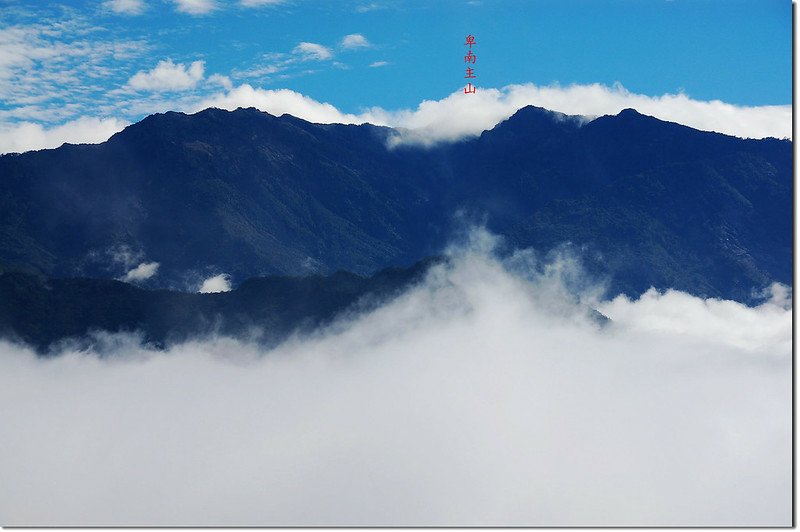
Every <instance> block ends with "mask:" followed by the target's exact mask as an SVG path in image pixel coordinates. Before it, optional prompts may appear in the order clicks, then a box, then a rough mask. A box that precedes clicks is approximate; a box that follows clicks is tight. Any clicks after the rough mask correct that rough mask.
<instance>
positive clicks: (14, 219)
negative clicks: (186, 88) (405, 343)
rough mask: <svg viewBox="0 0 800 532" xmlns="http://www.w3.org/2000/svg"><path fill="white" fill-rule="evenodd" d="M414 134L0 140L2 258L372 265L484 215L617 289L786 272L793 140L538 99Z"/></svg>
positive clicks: (54, 267) (275, 270)
mask: <svg viewBox="0 0 800 532" xmlns="http://www.w3.org/2000/svg"><path fill="white" fill-rule="evenodd" d="M402 134H403V133H402V132H401V131H396V130H393V129H391V128H386V127H378V126H373V125H369V124H363V125H342V124H327V125H325V124H314V123H310V122H307V121H304V120H301V119H299V118H296V117H293V116H290V115H283V116H279V117H278V116H273V115H270V114H268V113H265V112H261V111H258V110H256V109H252V108H250V109H242V108H240V109H237V110H235V111H225V110H221V109H213V108H212V109H206V110H204V111H201V112H199V113H196V114H192V115H187V114H183V113H177V112H168V113H164V114H156V115H152V116H149V117H147V118H145V119H144V120H142V121H141V122H138V123H136V124H133V125H131V126H129V127H127V128H126V129H125V130H123V131H121V132H120V133H117V134H116V135H114V136H113V137H111V138H110V139H109V140H108V141H107V142H104V143H101V144H96V145H70V144H65V145H63V146H61V147H60V148H57V149H51V150H40V151H34V152H27V153H22V154H6V155H3V156H0V183H2V187H1V188H0V271H3V272H8V273H7V275H9V274H11V273H13V272H19V273H24V274H30V275H33V276H38V277H39V278H74V277H81V278H91V279H106V280H108V279H115V278H123V277H124V275H125V273H126V272H127V271H129V270H131V269H132V268H133V267H135V266H136V265H138V264H141V263H158V265H159V266H158V269H157V272H156V273H155V275H153V276H152V277H150V278H149V279H144V278H142V279H140V280H139V281H140V284H141V286H142V287H143V288H151V289H167V288H168V289H172V290H183V291H189V290H196V288H197V286H198V283H199V281H200V280H202V279H203V278H206V277H208V276H211V275H216V274H220V273H225V274H227V275H229V276H230V278H231V279H232V281H233V284H234V285H239V284H241V283H242V282H244V281H245V280H247V279H250V278H254V277H264V276H314V275H316V276H320V275H329V274H332V273H334V272H337V271H340V270H341V271H347V272H352V273H353V274H357V275H359V276H371V275H372V274H374V273H376V272H378V271H380V270H383V269H385V268H389V267H401V266H409V265H413V264H415V263H417V262H418V261H420V260H423V259H425V258H426V257H431V256H436V255H439V254H441V253H442V250H443V249H444V247H445V246H446V244H447V243H448V241H449V240H450V239H452V238H453V235H454V234H455V233H456V232H457V231H458V229H459V228H460V227H461V226H463V225H465V224H470V223H478V224H483V225H485V226H486V227H487V228H488V229H489V230H490V231H492V232H494V233H496V234H498V235H500V236H501V237H503V241H504V243H505V247H506V249H508V250H511V249H517V248H529V247H530V248H534V249H536V250H538V251H541V252H542V253H546V252H548V251H550V250H553V249H556V248H559V247H560V246H564V245H566V244H568V245H571V246H572V248H573V249H575V250H578V252H579V253H580V255H581V257H582V258H583V260H584V265H585V267H586V269H587V271H589V272H590V273H592V274H594V275H596V276H597V277H598V278H602V279H605V280H606V282H607V287H608V291H609V294H610V295H614V294H616V293H625V294H628V295H631V296H636V295H639V294H640V293H642V292H643V291H645V290H646V289H647V288H649V287H650V286H654V287H656V288H659V289H665V288H675V289H679V290H684V291H687V292H689V293H692V294H696V295H700V296H704V297H719V298H726V299H733V300H738V301H743V302H752V301H754V300H755V298H756V294H757V293H758V292H759V291H760V290H762V289H763V288H764V287H766V286H768V285H769V284H770V283H772V282H775V281H777V282H782V283H785V284H791V279H792V186H793V182H792V179H793V174H792V143H791V141H788V140H778V139H762V140H753V139H740V138H736V137H731V136H727V135H722V134H718V133H711V132H704V131H698V130H695V129H692V128H689V127H686V126H683V125H679V124H675V123H670V122H664V121H661V120H658V119H656V118H653V117H650V116H645V115H642V114H640V113H638V112H636V111H635V110H632V109H626V110H624V111H622V112H620V113H619V114H617V115H614V116H602V117H599V118H596V119H594V120H590V121H587V120H586V119H584V118H582V117H575V116H567V115H563V114H560V113H555V112H552V111H548V110H545V109H542V108H537V107H532V106H529V107H525V108H522V109H520V110H519V111H518V112H516V113H515V114H514V115H513V116H511V117H510V118H509V119H507V120H505V121H503V122H501V123H500V124H498V125H497V126H496V127H494V128H493V129H491V130H489V131H485V132H483V133H482V134H481V135H480V136H479V137H477V138H470V139H465V140H462V141H459V142H453V143H444V144H438V145H435V146H427V147H423V146H416V145H412V144H403V143H400V144H397V143H395V142H392V141H393V139H394V138H396V137H397V136H398V135H402ZM392 146H394V147H392ZM13 278H15V279H17V280H19V279H22V278H28V277H25V276H18V277H13ZM9 279H10V277H9V278H5V281H4V282H6V283H7V282H9ZM23 284H24V283H23ZM104 286H106V285H104ZM107 286H111V285H107ZM117 288H119V287H117Z"/></svg>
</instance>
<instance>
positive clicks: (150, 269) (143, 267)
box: [120, 262, 160, 283]
mask: <svg viewBox="0 0 800 532" xmlns="http://www.w3.org/2000/svg"><path fill="white" fill-rule="evenodd" d="M159 266H160V265H159V263H157V262H143V263H141V264H139V265H138V266H137V267H135V268H133V269H132V270H130V271H129V272H128V273H126V274H125V275H124V276H123V277H122V279H120V280H121V281H125V282H127V283H130V282H138V281H146V280H147V279H150V278H151V277H152V276H154V275H155V274H156V272H157V271H158V267H159Z"/></svg>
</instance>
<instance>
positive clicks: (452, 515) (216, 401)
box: [0, 231, 792, 526]
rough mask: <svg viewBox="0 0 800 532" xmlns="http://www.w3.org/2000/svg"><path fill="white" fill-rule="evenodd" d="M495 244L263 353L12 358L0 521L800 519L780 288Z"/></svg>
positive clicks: (209, 347)
mask: <svg viewBox="0 0 800 532" xmlns="http://www.w3.org/2000/svg"><path fill="white" fill-rule="evenodd" d="M494 245H495V242H494V239H493V237H491V236H490V235H488V234H486V233H485V232H480V231H478V232H475V233H473V234H472V236H471V237H470V239H469V243H468V244H466V245H461V246H459V247H457V248H453V249H451V250H450V256H451V261H449V262H447V263H445V264H442V265H439V266H437V267H435V268H434V269H433V270H432V271H431V272H430V274H429V275H428V277H427V278H426V280H425V281H424V282H421V283H420V284H418V285H416V286H414V287H412V288H410V289H408V290H407V291H405V292H404V293H403V294H402V295H400V296H399V297H397V298H396V299H394V300H392V301H390V302H387V303H386V304H384V305H382V306H381V307H379V308H377V309H375V310H373V311H370V312H368V313H366V314H360V315H349V316H345V317H343V318H342V319H341V320H339V321H337V322H336V323H334V324H333V325H331V326H329V327H326V328H325V329H324V330H320V331H317V332H316V333H314V334H312V335H306V336H302V337H294V338H292V339H291V340H289V341H287V342H286V343H285V344H283V345H281V346H280V347H278V348H276V349H274V350H271V351H264V350H263V349H262V348H260V347H258V346H257V345H254V344H250V343H247V342H246V341H243V340H237V339H231V338H214V339H212V340H208V341H195V342H188V343H184V344H181V345H175V346H172V347H171V348H169V349H168V350H167V351H166V352H160V351H152V350H149V349H148V348H146V347H143V346H142V345H141V344H140V343H139V342H138V339H137V338H136V336H122V335H116V336H114V337H113V338H112V339H111V340H110V341H109V342H107V344H106V347H104V348H102V349H99V352H90V353H86V352H70V351H65V352H63V353H62V354H61V355H60V356H57V357H54V358H48V359H43V358H37V357H36V356H35V354H34V353H33V352H32V351H31V350H29V349H27V348H25V347H24V346H19V345H13V344H10V343H7V342H6V343H0V404H2V405H3V407H2V409H0V426H2V427H3V437H2V438H0V478H1V479H2V482H0V523H2V524H3V525H7V526H10V525H30V526H36V525H81V526H88V525H97V526H108V525H189V526H199V525H217V526H223V525H226V526H231V525H262V526H263V525H373V526H377V525H496V526H499V525H529V526H530V525H541V526H545V525H694V526H701V525H724V526H733V525H760V526H771V525H783V526H788V525H790V524H791V511H792V509H791V502H792V501H791V496H792V490H791V486H792V478H791V464H792V462H791V459H792V457H791V445H792V424H791V405H792V390H791V386H792V372H791V367H792V366H791V364H792V360H791V349H792V322H791V299H790V295H789V294H788V293H787V291H786V290H785V289H784V288H782V287H780V286H778V285H776V286H775V287H774V289H773V291H772V296H771V297H770V298H769V299H767V300H765V302H764V303H763V304H761V305H760V306H756V307H747V306H744V305H742V304H739V303H736V302H731V301H719V300H704V299H701V298H697V297H694V296H691V295H688V294H685V293H681V292H675V291H667V292H656V291H655V290H651V291H649V292H647V293H645V294H643V295H642V296H641V297H639V298H637V299H628V298H626V297H624V296H620V297H616V298H611V299H608V298H604V297H603V296H602V291H600V290H593V289H586V288H584V289H582V290H581V291H580V292H578V293H576V292H575V291H574V290H573V289H572V288H570V287H572V286H575V283H574V282H572V281H574V280H575V279H576V278H579V277H580V276H581V275H582V274H581V272H580V267H579V264H578V262H577V261H575V260H574V259H572V258H570V257H568V256H560V257H549V258H547V260H544V259H542V257H537V255H536V254H534V253H533V252H530V251H528V252H518V253H516V254H514V255H513V256H511V257H506V258H505V259H500V258H498V257H497V255H496V254H495V253H494V251H493V250H494ZM589 308H596V309H598V310H599V311H600V312H602V313H603V314H605V315H606V316H608V317H609V318H611V320H612V321H611V322H609V323H606V324H605V325H602V324H601V323H599V322H598V321H597V320H595V319H592V318H591V317H590V315H589V312H587V309H589ZM112 340H113V341H112Z"/></svg>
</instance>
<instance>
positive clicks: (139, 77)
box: [127, 59, 205, 91]
mask: <svg viewBox="0 0 800 532" xmlns="http://www.w3.org/2000/svg"><path fill="white" fill-rule="evenodd" d="M204 70H205V62H204V61H194V62H193V63H192V64H191V65H189V66H188V67H187V66H186V65H185V64H183V63H178V64H175V63H173V62H172V59H166V60H164V61H159V62H158V64H157V65H156V66H155V68H153V69H152V70H149V71H143V70H142V71H139V72H137V73H136V74H134V75H133V76H131V79H129V80H128V85H127V86H128V87H130V88H131V89H134V90H138V91H141V90H146V91H180V90H187V89H192V88H194V87H196V86H197V84H198V83H199V82H200V80H202V79H203V72H204Z"/></svg>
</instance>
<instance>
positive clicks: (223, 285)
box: [198, 273, 231, 294]
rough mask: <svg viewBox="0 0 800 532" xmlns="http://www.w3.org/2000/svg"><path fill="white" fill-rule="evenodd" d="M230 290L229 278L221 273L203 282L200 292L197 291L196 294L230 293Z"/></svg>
mask: <svg viewBox="0 0 800 532" xmlns="http://www.w3.org/2000/svg"><path fill="white" fill-rule="evenodd" d="M230 290H231V279H230V276H229V275H227V274H225V273H221V274H219V275H215V276H213V277H209V278H208V279H206V280H204V281H203V284H202V285H200V290H198V292H200V293H201V294H212V293H216V292H230Z"/></svg>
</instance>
